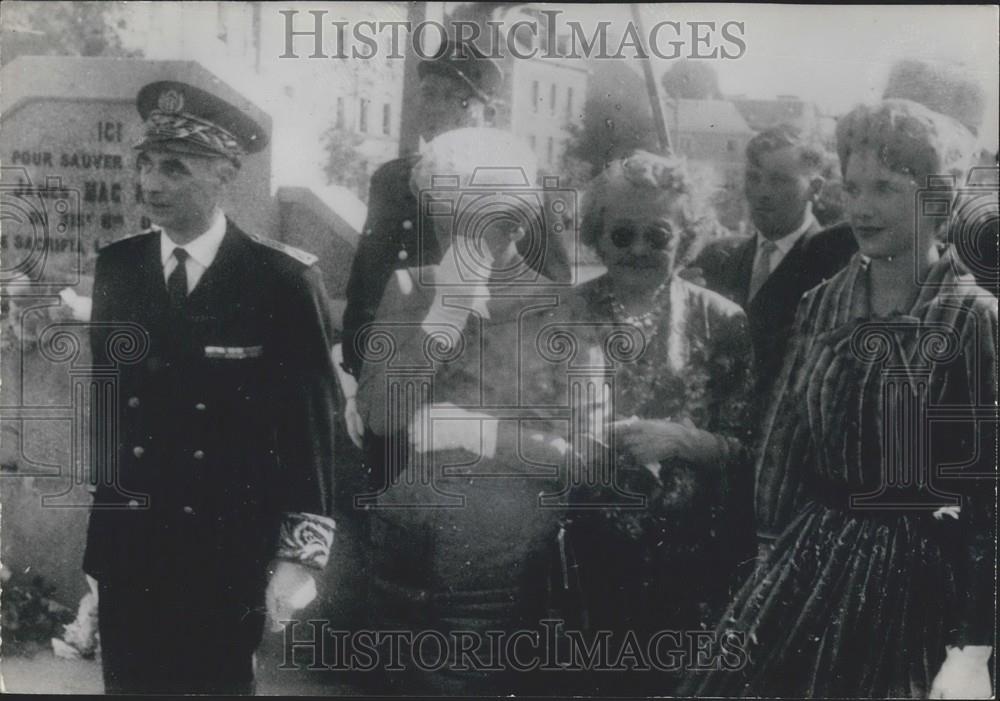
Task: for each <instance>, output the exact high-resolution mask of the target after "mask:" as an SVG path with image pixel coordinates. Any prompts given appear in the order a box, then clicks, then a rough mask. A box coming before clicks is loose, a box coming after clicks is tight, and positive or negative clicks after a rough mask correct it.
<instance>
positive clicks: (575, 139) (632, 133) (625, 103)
mask: <svg viewBox="0 0 1000 701" xmlns="http://www.w3.org/2000/svg"><path fill="white" fill-rule="evenodd" d="M571 133H572V136H571V138H570V143H569V146H568V148H567V151H566V153H567V156H569V157H571V158H575V159H579V160H581V161H585V162H587V163H589V164H590V167H591V171H592V174H596V173H598V172H600V171H601V170H602V169H603V168H604V167H605V165H606V164H607V163H609V162H611V161H613V160H615V159H616V158H620V157H622V156H625V155H627V154H628V153H629V152H630V151H632V150H634V149H637V148H640V149H646V150H648V151H658V150H659V145H658V143H657V140H656V128H655V127H654V125H653V113H652V108H651V107H650V104H649V94H648V93H647V92H646V86H645V83H644V81H643V79H642V77H641V76H640V75H639V74H638V73H636V72H635V71H634V70H632V69H631V68H629V67H628V66H627V65H625V64H624V63H622V62H620V61H603V62H595V63H594V66H593V72H592V73H591V76H590V81H589V84H588V86H587V97H586V100H585V101H584V106H583V124H582V126H581V127H574V128H571Z"/></svg>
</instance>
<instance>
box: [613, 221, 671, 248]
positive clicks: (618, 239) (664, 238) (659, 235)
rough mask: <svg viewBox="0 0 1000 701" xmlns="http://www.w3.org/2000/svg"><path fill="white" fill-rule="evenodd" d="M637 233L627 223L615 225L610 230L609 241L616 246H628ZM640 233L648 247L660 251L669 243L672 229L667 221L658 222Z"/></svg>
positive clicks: (634, 228) (636, 230)
mask: <svg viewBox="0 0 1000 701" xmlns="http://www.w3.org/2000/svg"><path fill="white" fill-rule="evenodd" d="M638 235H639V231H638V229H636V227H634V226H631V225H628V224H623V225H621V226H616V227H615V228H614V229H613V230H612V231H611V243H613V244H614V245H615V246H616V247H617V248H628V247H629V246H631V245H632V242H633V241H635V237H636V236H638ZM642 235H643V237H644V238H645V239H646V243H647V244H648V245H649V247H650V248H652V249H654V250H657V251H662V250H664V249H665V248H667V246H669V245H670V240H671V239H672V238H673V237H674V229H673V227H672V226H670V224H668V223H667V222H658V223H656V224H650V225H649V226H647V227H646V228H645V229H644V230H643V232H642Z"/></svg>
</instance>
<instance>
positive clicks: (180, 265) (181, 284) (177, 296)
mask: <svg viewBox="0 0 1000 701" xmlns="http://www.w3.org/2000/svg"><path fill="white" fill-rule="evenodd" d="M188 255H189V254H188V252H187V251H185V250H184V249H183V248H175V249H174V258H175V259H176V260H177V267H176V268H174V270H173V272H172V273H170V277H169V278H167V293H168V294H169V295H170V304H171V306H172V307H174V308H175V309H184V304H185V302H186V301H187V295H188V276H187V266H186V265H185V262H186V261H187V259H188Z"/></svg>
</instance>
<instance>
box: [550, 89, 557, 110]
mask: <svg viewBox="0 0 1000 701" xmlns="http://www.w3.org/2000/svg"><path fill="white" fill-rule="evenodd" d="M549 112H551V113H552V114H555V113H556V84H555V83H553V84H552V89H551V90H549Z"/></svg>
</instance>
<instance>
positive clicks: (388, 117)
mask: <svg viewBox="0 0 1000 701" xmlns="http://www.w3.org/2000/svg"><path fill="white" fill-rule="evenodd" d="M382 133H383V134H385V135H386V136H389V134H391V133H392V105H390V104H388V103H386V104H384V105H382Z"/></svg>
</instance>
